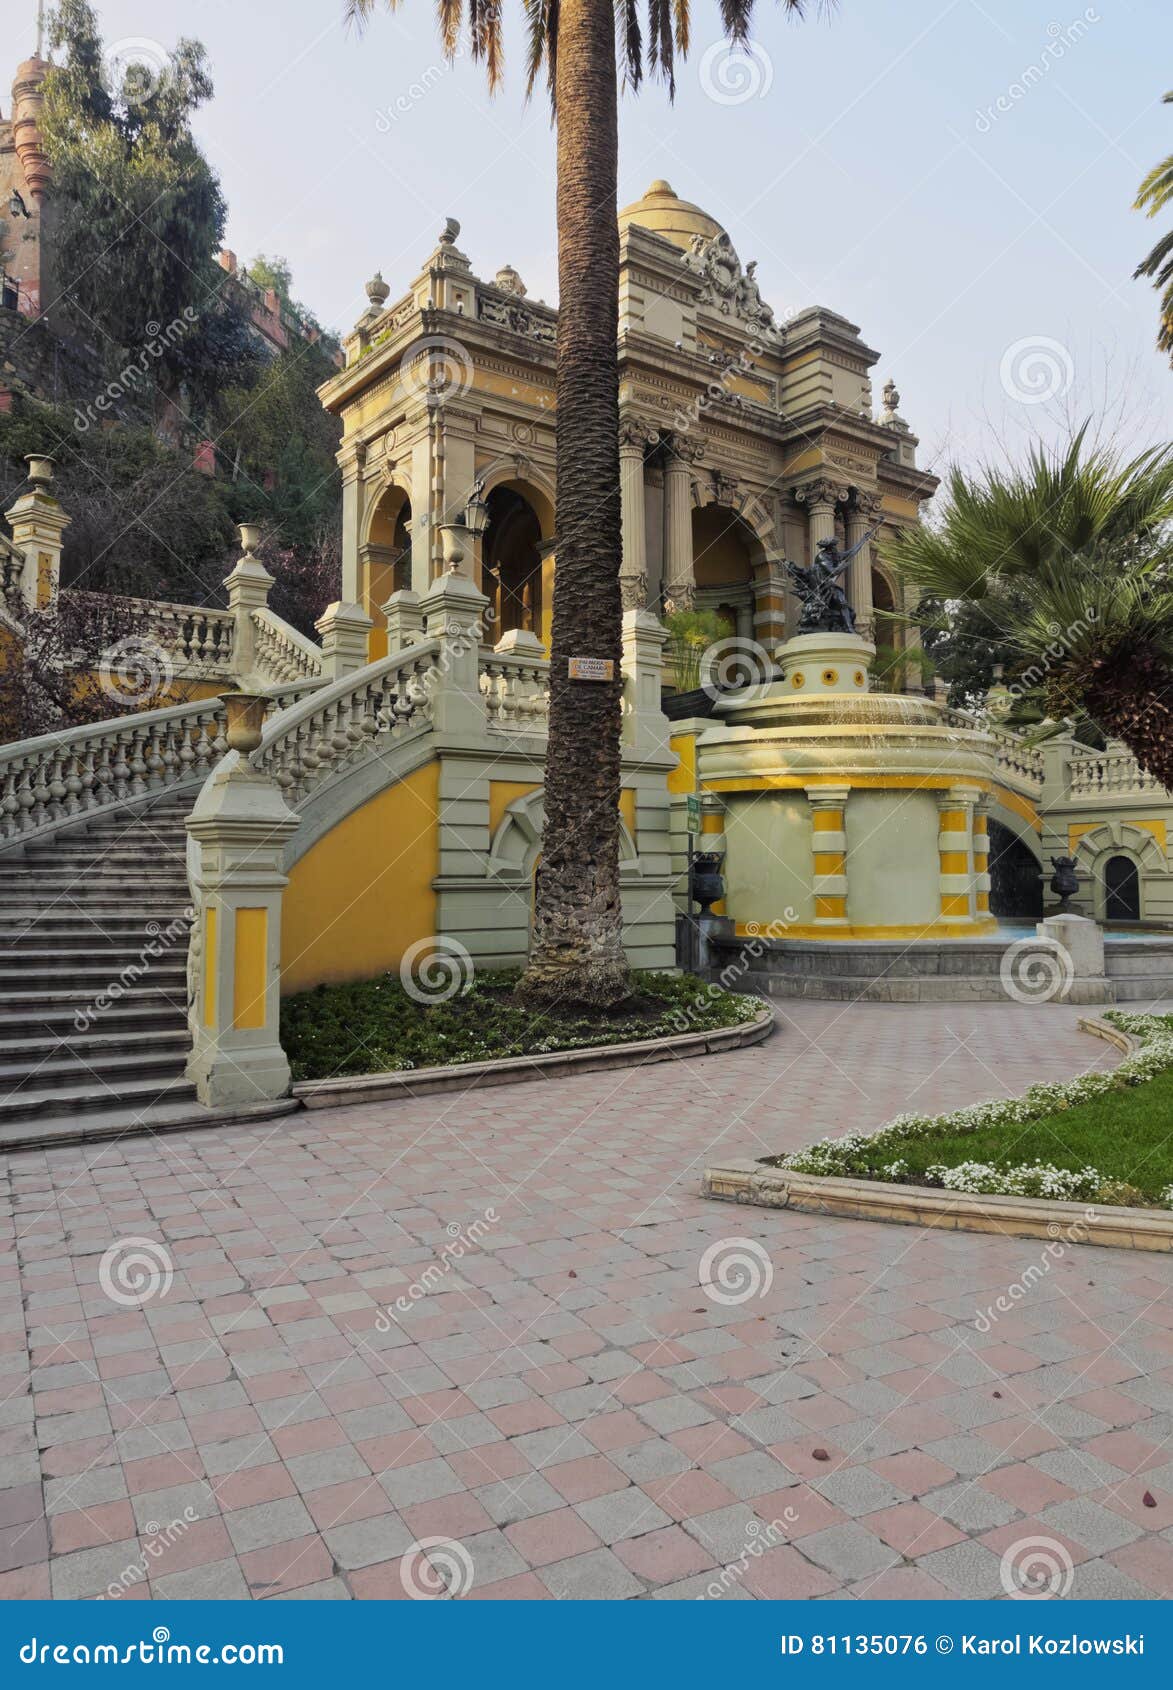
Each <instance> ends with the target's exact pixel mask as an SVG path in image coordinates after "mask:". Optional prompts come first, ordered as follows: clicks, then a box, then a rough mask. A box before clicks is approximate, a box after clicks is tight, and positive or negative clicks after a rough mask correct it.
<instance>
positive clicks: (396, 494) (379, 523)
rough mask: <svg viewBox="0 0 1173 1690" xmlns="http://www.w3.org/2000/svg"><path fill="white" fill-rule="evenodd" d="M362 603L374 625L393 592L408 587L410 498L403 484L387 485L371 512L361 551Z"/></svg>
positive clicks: (379, 624) (379, 621) (379, 625)
mask: <svg viewBox="0 0 1173 1690" xmlns="http://www.w3.org/2000/svg"><path fill="white" fill-rule="evenodd" d="M360 562H361V565H362V574H361V587H362V606H363V609H364V610H365V611H366V613H367V615H368V616H369V617H370V618H371V621H372V622H373V623H374V624H375V626H376V628H382V627H383V626H385V624H384V620H383V617H382V616H381V615H380V614H379V611H380V607H381V606H382V605H384V604H386V602H387V600H388V599H389V598H390V597H391V594H392V593H395V592H398V591H400V589H401V588H407V587H410V586H411V500H410V498H409V497H408V495H407V493H406V491H405V490H404V489H403V488H402V487H387V488H385V489H384V491H383V493H382V494H381V495H380V497H379V501H378V503H377V504H376V506H375V508H374V510H373V511H372V512H371V520H370V526H369V527H368V529H367V539H366V544H365V545H364V546H363V547H362V550H361V553H360Z"/></svg>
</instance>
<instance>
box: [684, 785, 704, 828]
mask: <svg viewBox="0 0 1173 1690" xmlns="http://www.w3.org/2000/svg"><path fill="white" fill-rule="evenodd" d="M687 804H688V831H689V832H690V833H699V832H700V830H701V801H700V799H699V798H698V797H697V796H696V794H695V793H692V792H690V793H689V795H688V799H687Z"/></svg>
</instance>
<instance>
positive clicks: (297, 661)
mask: <svg viewBox="0 0 1173 1690" xmlns="http://www.w3.org/2000/svg"><path fill="white" fill-rule="evenodd" d="M252 624H253V630H254V632H253V662H254V668H255V671H256V673H257V675H258V676H260V677H261V678H262V679H264V680H266V681H272V682H281V681H308V680H313V679H314V678H315V677H317V676H320V675H321V673H322V648H321V646H317V645H315V644H314V642H313V640H309V639H307V638H306V636H305V635H304V634H301V633H299V632H298V630H297V629H296V628H294V627H293V626H292V625H291V624H290V623H288V622H286V621H283V620H282V618H281V617H280V616H275V615H274V614H273V612H272V611H271V610H269V609H268V608H267V607H266V608H264V609H261V610H254V611H253V613H252Z"/></svg>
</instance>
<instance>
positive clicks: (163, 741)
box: [0, 682, 320, 852]
mask: <svg viewBox="0 0 1173 1690" xmlns="http://www.w3.org/2000/svg"><path fill="white" fill-rule="evenodd" d="M307 685H310V686H313V685H320V683H313V682H310V683H306V682H302V683H300V684H299V685H298V686H295V687H286V688H284V689H280V690H275V691H274V692H273V694H272V699H271V704H270V710H271V711H279V710H282V709H283V708H284V707H285V706H286V705H287V704H290V703H292V702H293V701H294V700H295V699H296V698H299V697H301V696H302V694H303V693H304V691H305V689H306V686H307ZM226 749H227V743H226V741H225V738H224V705H223V704H222V702H221V701H220V699H218V698H209V699H203V700H201V701H200V702H198V703H194V704H177V705H175V706H173V707H172V708H171V709H167V710H146V711H141V712H139V713H137V714H135V715H133V716H118V717H115V718H114V719H113V720H111V721H108V722H95V723H93V724H91V725H89V726H86V727H80V728H65V729H62V731H61V732H60V733H50V734H41V735H39V736H38V737H37V738H36V739H25V740H18V741H16V742H15V743H14V744H12V745H3V746H0V852H3V851H6V850H9V849H12V848H19V847H21V846H23V845H25V844H27V843H28V842H29V841H31V840H33V839H39V838H44V837H46V836H48V835H51V834H53V833H56V832H59V831H60V830H61V829H62V828H66V827H69V826H71V825H73V824H75V823H78V822H82V821H84V820H85V819H86V817H88V816H93V815H96V814H98V813H99V812H101V811H106V810H111V809H114V808H116V807H117V806H119V805H122V804H130V803H133V802H134V801H135V800H138V799H146V798H149V797H151V796H153V795H155V794H157V793H162V792H166V791H169V790H172V789H179V788H183V787H187V786H191V785H194V784H196V783H198V782H201V781H203V780H204V779H205V778H206V776H207V775H208V774H209V773H210V772H211V770H212V768H213V767H214V765H215V764H216V762H217V761H218V760H219V758H220V757H222V756H223V754H224V752H225V750H226Z"/></svg>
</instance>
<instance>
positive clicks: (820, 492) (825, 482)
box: [791, 475, 849, 509]
mask: <svg viewBox="0 0 1173 1690" xmlns="http://www.w3.org/2000/svg"><path fill="white" fill-rule="evenodd" d="M791 491H792V493H793V495H794V498H795V501H796V502H797V503H798V504H800V505H806V506H807V508H808V509H810V507H811V506H812V505H831V506H832V507H833V506H835V505H841V504H845V503H846V501H847V496H848V492H849V489H848V487H847V485H846V483H844V482H841V481H834V480H832V478H831V477H830V476H826V475H818V476H815V477H813V478H812V480H810V481H804V482H803V483H802V484H801V485H800V486H798V487H794V488H792V489H791Z"/></svg>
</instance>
